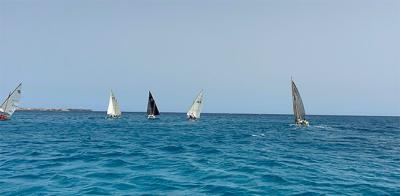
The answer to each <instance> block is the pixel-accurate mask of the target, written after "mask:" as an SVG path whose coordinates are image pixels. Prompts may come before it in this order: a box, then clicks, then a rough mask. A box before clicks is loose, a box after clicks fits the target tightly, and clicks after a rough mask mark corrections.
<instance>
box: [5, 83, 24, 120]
mask: <svg viewBox="0 0 400 196" xmlns="http://www.w3.org/2000/svg"><path fill="white" fill-rule="evenodd" d="M21 85H22V83H21V84H19V85H18V86H17V88H15V89H14V91H12V92H11V93H10V94H9V95H8V97H7V98H6V100H4V102H3V104H1V106H0V120H9V119H10V118H11V116H12V115H13V114H14V112H15V110H16V109H17V107H18V105H19V100H20V99H21Z"/></svg>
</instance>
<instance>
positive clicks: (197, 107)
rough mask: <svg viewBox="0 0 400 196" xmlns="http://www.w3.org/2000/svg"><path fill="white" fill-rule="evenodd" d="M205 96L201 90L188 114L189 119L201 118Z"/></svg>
mask: <svg viewBox="0 0 400 196" xmlns="http://www.w3.org/2000/svg"><path fill="white" fill-rule="evenodd" d="M203 95H204V93H203V90H201V91H200V93H199V94H198V95H197V97H196V99H195V100H194V101H193V104H192V106H191V107H190V109H189V111H188V112H187V116H188V117H190V116H192V117H195V118H200V114H201V108H202V105H203Z"/></svg>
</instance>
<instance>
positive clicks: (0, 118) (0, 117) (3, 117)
mask: <svg viewBox="0 0 400 196" xmlns="http://www.w3.org/2000/svg"><path fill="white" fill-rule="evenodd" d="M5 120H10V116H9V115H8V114H6V113H0V121H5Z"/></svg>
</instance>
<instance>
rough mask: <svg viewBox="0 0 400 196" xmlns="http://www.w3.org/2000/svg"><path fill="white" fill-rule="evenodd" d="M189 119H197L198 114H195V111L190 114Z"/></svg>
mask: <svg viewBox="0 0 400 196" xmlns="http://www.w3.org/2000/svg"><path fill="white" fill-rule="evenodd" d="M189 119H190V120H196V116H195V115H194V114H193V112H192V113H190V114H189Z"/></svg>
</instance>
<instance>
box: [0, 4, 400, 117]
mask: <svg viewBox="0 0 400 196" xmlns="http://www.w3.org/2000/svg"><path fill="white" fill-rule="evenodd" d="M399 10H400V1H397V0H381V1H376V0H336V1H324V0H318V1H316V0H304V1H285V0H283V1H281V0H279V1H278V0H274V1H268V0H262V1H245V0H243V1H227V0H226V1H225V0H220V1H214V0H203V1H190V0H189V1H184V0H178V1H174V0H171V1H164V0H150V1H144V0H143V1H140V0H135V1H134V0H132V1H124V0H119V1H111V0H110V1H103V0H91V1H89V0H83V1H81V0H79V1H78V0H65V1H62V0H60V1H53V0H48V1H44V0H39V1H28V0H26V1H23V0H16V1H15V0H0V68H1V69H0V96H1V97H5V96H6V94H7V93H8V91H9V90H11V89H12V88H14V87H15V86H16V85H17V84H18V83H19V82H21V81H22V82H23V98H22V105H23V106H25V107H68V108H90V109H95V110H105V109H106V107H107V102H108V95H109V90H110V89H113V90H114V92H115V94H116V96H117V98H118V100H119V101H120V104H121V107H122V110H125V111H145V109H146V106H147V95H148V94H147V91H148V90H149V89H150V90H152V92H153V95H154V97H155V99H156V101H157V103H158V105H159V109H160V111H161V112H163V111H177V112H185V111H186V110H187V109H188V108H189V106H190V104H191V102H192V101H193V99H194V97H195V96H196V94H197V93H198V91H199V90H200V89H204V90H205V92H206V95H205V96H206V97H205V101H204V103H205V107H204V111H205V112H227V113H291V112H292V107H291V94H290V93H291V91H290V76H293V77H294V79H295V81H296V83H297V86H298V88H299V90H300V93H301V95H302V97H303V101H304V104H305V107H306V112H307V113H309V114H348V115H351V114H358V115H400V104H399V100H400V55H399V54H400V36H399V35H400V12H399Z"/></svg>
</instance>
